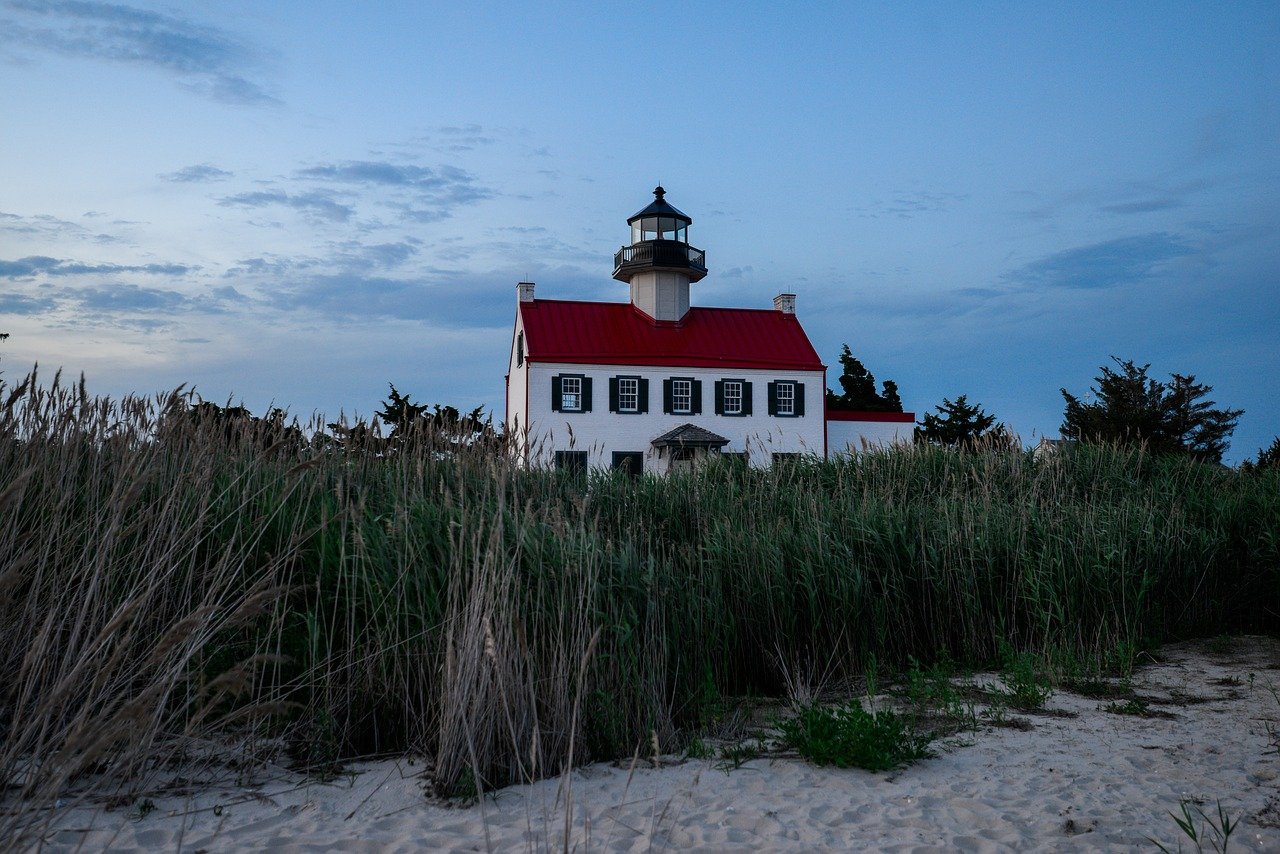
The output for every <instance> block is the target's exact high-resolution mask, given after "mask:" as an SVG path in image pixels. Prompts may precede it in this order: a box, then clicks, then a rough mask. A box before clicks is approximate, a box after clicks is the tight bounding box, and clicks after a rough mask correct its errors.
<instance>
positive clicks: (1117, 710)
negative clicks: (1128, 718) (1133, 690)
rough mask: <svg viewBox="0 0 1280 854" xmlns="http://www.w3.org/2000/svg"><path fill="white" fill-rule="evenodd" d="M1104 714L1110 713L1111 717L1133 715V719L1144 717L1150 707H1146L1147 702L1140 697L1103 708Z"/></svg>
mask: <svg viewBox="0 0 1280 854" xmlns="http://www.w3.org/2000/svg"><path fill="white" fill-rule="evenodd" d="M1102 710H1103V711H1104V712H1110V713H1111V714H1113V715H1133V716H1135V717H1139V718H1141V717H1145V716H1146V715H1147V713H1148V712H1149V711H1151V707H1150V706H1148V705H1147V701H1146V700H1144V699H1142V698H1141V697H1130V698H1129V699H1128V700H1125V701H1124V702H1123V703H1120V702H1116V703H1111V704H1110V705H1107V706H1104V707H1103V709H1102Z"/></svg>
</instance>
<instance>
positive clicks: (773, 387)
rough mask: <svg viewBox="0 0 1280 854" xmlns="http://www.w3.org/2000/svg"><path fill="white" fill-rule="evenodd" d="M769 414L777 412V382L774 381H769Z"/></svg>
mask: <svg viewBox="0 0 1280 854" xmlns="http://www.w3.org/2000/svg"><path fill="white" fill-rule="evenodd" d="M769 414H770V415H777V414H778V384H777V383H776V382H771V383H769Z"/></svg>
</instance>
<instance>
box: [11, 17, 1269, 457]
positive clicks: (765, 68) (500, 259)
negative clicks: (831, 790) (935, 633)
mask: <svg viewBox="0 0 1280 854" xmlns="http://www.w3.org/2000/svg"><path fill="white" fill-rule="evenodd" d="M903 5H904V4H892V3H886V4H857V3H849V4H846V3H833V4H828V5H823V4H808V5H803V6H799V7H793V9H791V10H787V9H783V8H781V7H779V6H775V5H774V4H768V5H767V4H755V3H690V4H684V5H683V6H681V5H679V4H677V5H675V6H670V8H666V9H660V8H659V7H658V6H655V5H654V4H627V11H622V10H621V8H622V7H621V4H602V3H598V2H595V3H581V4H569V3H564V4H484V3H475V4H430V3H407V2H406V3H394V4H393V3H386V4H359V5H353V4H348V3H325V2H314V0H313V1H312V2H307V3H291V2H276V3H245V2H226V3H218V4H186V5H183V4H163V5H161V4H149V3H141V2H137V3H128V4H119V5H117V4H108V3H98V2H90V0H76V1H75V2H72V1H71V0H68V2H37V0H0V115H2V116H3V117H4V121H3V123H2V125H0V331H7V332H9V333H11V336H12V337H11V338H10V339H9V340H8V341H6V342H4V343H3V344H0V368H2V369H3V370H4V371H5V373H6V374H8V375H10V376H12V375H14V374H16V373H20V372H23V371H25V369H26V368H27V367H29V366H30V365H31V364H32V363H33V362H36V361H38V362H39V363H40V364H41V365H42V369H52V368H53V367H56V366H62V367H64V368H65V369H66V370H67V371H70V372H74V373H78V372H81V371H83V372H84V373H85V374H86V375H87V377H88V380H89V384H90V386H91V388H93V389H95V390H98V391H101V392H106V393H112V394H120V393H124V392H128V391H141V392H147V393H150V392H156V391H160V390H162V389H167V388H172V387H173V386H176V385H177V384H179V383H187V384H194V385H195V386H196V388H197V390H198V391H200V392H201V393H202V394H203V395H204V396H205V397H206V398H207V399H211V400H219V401H221V400H226V399H227V398H229V397H230V398H234V399H236V400H243V401H244V402H245V404H247V405H248V406H249V407H250V408H251V409H253V410H255V411H261V410H263V409H264V408H265V407H266V406H267V405H268V404H270V403H274V404H276V405H283V406H287V407H289V408H291V409H292V410H293V411H295V412H299V413H302V414H308V413H310V412H311V411H313V410H317V409H318V410H321V411H324V412H327V413H329V414H331V415H333V414H336V413H337V411H338V410H339V409H344V410H346V411H347V412H352V411H358V412H361V413H368V412H371V411H372V410H374V409H375V408H376V407H377V405H378V403H379V402H380V401H381V400H382V399H383V398H384V397H385V393H386V388H387V386H386V384H387V382H394V383H395V384H396V385H397V387H399V388H400V389H401V390H402V391H407V392H410V393H412V394H413V395H414V397H415V399H422V400H424V401H429V402H441V403H452V404H454V405H457V406H459V407H463V408H470V407H472V406H476V405H480V404H483V405H485V406H487V407H490V408H493V409H495V410H496V411H497V412H498V414H499V416H500V415H501V409H502V399H503V397H502V376H503V373H504V372H505V359H506V352H507V347H508V344H509V336H510V328H511V321H512V316H513V311H514V302H515V287H514V286H515V282H516V281H517V280H518V279H521V278H525V277H528V278H530V279H532V280H534V281H536V282H537V283H538V294H539V296H545V297H566V298H588V299H601V300H622V299H625V287H624V286H623V285H621V284H619V283H617V282H614V281H613V280H612V279H611V278H610V272H611V263H612V253H613V251H614V250H615V249H616V248H617V247H618V245H619V244H621V243H622V242H623V241H624V240H625V239H627V238H628V232H627V227H626V217H627V216H629V215H630V214H631V213H633V212H634V211H636V210H638V209H639V208H641V207H643V206H644V205H645V204H646V203H647V202H648V200H649V199H650V198H651V197H650V195H649V192H650V190H651V189H652V187H653V186H654V185H655V184H656V183H657V182H659V181H661V182H662V183H663V184H664V185H665V186H666V188H667V190H668V197H669V199H670V200H671V201H672V202H673V203H674V204H676V205H677V206H678V207H680V208H681V209H683V210H684V211H686V212H687V213H689V214H690V215H691V216H692V217H693V218H694V224H693V227H692V229H691V240H692V242H694V243H695V244H696V245H698V246H700V247H702V248H705V249H706V251H707V259H708V266H709V267H710V269H711V274H710V275H709V276H708V277H707V278H706V279H704V280H703V281H702V282H701V283H699V284H697V285H695V286H694V289H693V301H694V302H695V304H701V305H741V306H760V307H764V306H768V305H770V299H771V297H772V296H773V295H774V294H775V293H777V292H779V291H783V290H787V291H794V292H796V293H797V294H798V311H799V314H800V317H801V319H802V321H803V322H804V323H805V326H806V328H807V329H808V331H809V333H810V337H811V338H812V339H813V341H814V344H815V346H816V347H817V348H818V351H819V353H820V354H821V355H822V357H823V358H824V360H825V361H826V362H827V363H828V364H835V362H836V356H837V354H838V352H839V348H840V345H841V344H842V343H843V342H848V343H849V344H850V346H851V347H852V349H853V351H854V353H855V354H856V355H858V356H859V357H861V358H862V360H863V361H864V362H865V363H866V364H867V366H868V367H869V368H870V369H871V370H872V372H873V373H875V374H876V376H877V377H878V378H881V379H885V378H889V379H894V380H896V381H897V382H898V384H899V386H900V388H901V390H902V394H903V398H904V401H905V403H906V405H907V407H908V408H909V409H914V410H916V411H917V412H918V413H923V412H924V411H927V410H929V409H930V408H932V407H933V406H934V405H935V404H937V403H938V402H940V401H941V400H942V398H943V397H944V396H945V397H955V396H956V395H959V394H968V395H969V396H970V399H976V400H978V401H979V402H981V403H982V404H983V405H984V406H985V407H986V408H987V409H988V410H989V411H991V412H994V413H995V414H996V415H997V416H998V417H999V418H1000V419H1002V420H1003V421H1006V422H1007V423H1009V424H1010V425H1011V426H1012V427H1014V428H1015V429H1016V430H1018V431H1019V432H1020V433H1021V434H1022V435H1023V436H1024V437H1026V438H1030V437H1032V436H1033V435H1039V434H1048V435H1056V432H1057V428H1058V425H1059V423H1060V421H1061V415H1062V398H1061V395H1060V394H1059V391H1058V389H1059V388H1060V387H1063V386H1065V387H1066V388H1067V389H1068V390H1070V391H1072V392H1075V393H1083V392H1084V391H1086V390H1087V389H1088V387H1089V385H1090V384H1091V381H1092V378H1093V377H1094V376H1095V375H1096V374H1097V372H1098V368H1099V366H1100V365H1102V364H1104V363H1108V360H1109V357H1110V356H1111V355H1116V356H1120V357H1122V358H1130V359H1134V360H1136V361H1138V362H1139V363H1145V362H1150V363H1151V364H1152V371H1153V373H1154V374H1156V375H1158V376H1162V377H1163V376H1167V375H1168V374H1169V373H1171V372H1174V371H1177V372H1180V373H1188V372H1190V373H1195V374H1196V375H1197V376H1198V378H1199V379H1200V380H1202V381H1204V382H1207V383H1209V384H1211V385H1213V386H1214V388H1215V392H1214V397H1215V398H1216V399H1217V400H1218V401H1219V402H1220V403H1223V404H1228V405H1231V406H1234V407H1241V408H1243V409H1245V410H1246V414H1245V416H1244V418H1243V419H1242V420H1241V423H1240V428H1239V429H1238V430H1237V433H1236V440H1235V442H1234V443H1233V448H1232V451H1231V453H1230V454H1229V459H1231V460H1233V461H1238V460H1239V459H1242V458H1244V457H1247V456H1251V455H1253V454H1254V453H1255V452H1256V451H1257V449H1258V448H1259V447H1260V446H1263V445H1266V444H1268V443H1269V442H1270V441H1271V438H1272V436H1274V435H1275V434H1276V433H1280V370H1278V369H1280V355H1278V354H1280V348H1278V347H1277V328H1280V298H1278V297H1277V292H1276V287H1277V284H1278V283H1280V47H1278V45H1280V7H1277V6H1276V5H1275V4H1274V3H1204V4H1192V3H1160V4H1142V3H1130V4H1111V3H1100V4H1085V3H1080V4H1039V3H1008V4H976V5H961V4H951V3H940V4H912V5H911V6H910V8H903ZM832 380H833V381H834V377H833V378H832Z"/></svg>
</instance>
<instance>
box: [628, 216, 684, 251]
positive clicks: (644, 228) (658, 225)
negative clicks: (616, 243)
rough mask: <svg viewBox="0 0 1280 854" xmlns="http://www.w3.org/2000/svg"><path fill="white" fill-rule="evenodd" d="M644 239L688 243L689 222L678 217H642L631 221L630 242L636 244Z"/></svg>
mask: <svg viewBox="0 0 1280 854" xmlns="http://www.w3.org/2000/svg"><path fill="white" fill-rule="evenodd" d="M645 240H672V241H677V242H679V243H688V242H689V223H687V222H685V221H684V220H682V219H680V218H678V217H669V216H663V217H656V216H647V217H643V218H642V219H638V220H636V221H635V222H633V223H631V242H632V244H636V243H640V242H642V241H645Z"/></svg>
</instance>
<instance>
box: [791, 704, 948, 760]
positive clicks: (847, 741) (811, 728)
mask: <svg viewBox="0 0 1280 854" xmlns="http://www.w3.org/2000/svg"><path fill="white" fill-rule="evenodd" d="M779 728H780V729H781V730H782V738H783V741H784V742H785V743H786V744H787V745H789V746H791V747H794V748H795V749H796V750H798V751H799V752H800V755H801V756H803V757H805V758H806V759H808V760H810V761H812V762H815V763H817V764H818V765H834V766H836V767H837V768H865V769H867V770H868V771H887V770H889V769H890V768H896V767H898V766H899V765H907V764H910V763H912V762H915V761H916V760H918V759H923V758H925V757H928V756H930V755H932V754H931V752H930V750H929V743H930V742H931V741H932V735H931V734H926V733H922V732H917V731H915V730H914V729H913V728H912V727H911V725H910V724H909V723H908V721H907V720H906V719H905V718H903V717H901V716H899V715H897V714H894V713H893V712H891V711H889V710H888V709H881V710H880V711H877V712H868V711H867V710H866V709H864V708H863V707H862V704H861V703H859V702H858V701H856V700H853V701H850V702H848V703H846V704H844V705H842V706H835V707H822V706H805V707H803V708H801V709H800V711H799V712H798V713H797V714H796V716H795V717H794V718H791V719H789V720H784V721H781V722H780V723H779Z"/></svg>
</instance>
